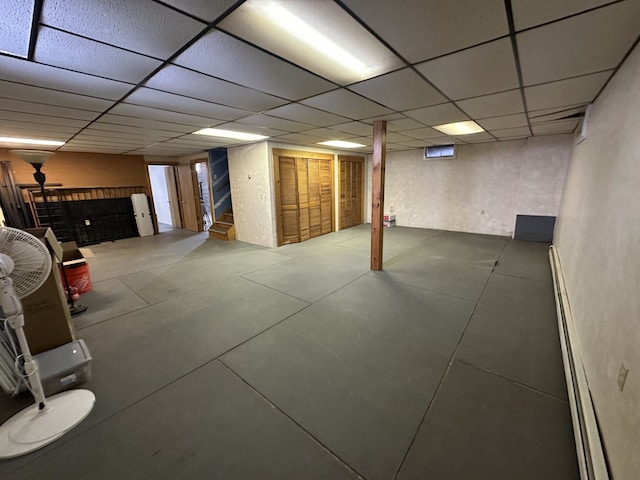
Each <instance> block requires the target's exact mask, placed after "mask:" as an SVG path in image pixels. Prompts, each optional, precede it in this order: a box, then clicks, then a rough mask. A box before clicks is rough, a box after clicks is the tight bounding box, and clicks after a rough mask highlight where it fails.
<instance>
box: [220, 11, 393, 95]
mask: <svg viewBox="0 0 640 480" xmlns="http://www.w3.org/2000/svg"><path fill="white" fill-rule="evenodd" d="M283 23H285V25H286V26H284V27H283V26H282V24H283ZM219 28H220V29H221V30H224V31H225V32H229V33H231V34H233V35H235V36H237V37H240V38H243V39H244V40H246V41H247V42H250V43H251V44H253V45H258V46H260V47H261V48H262V49H264V50H265V51H269V52H272V53H274V54H276V55H278V56H279V57H281V58H285V59H287V60H289V61H290V62H292V63H294V64H296V65H300V66H301V67H302V68H305V69H306V70H309V71H311V72H314V73H316V74H317V75H319V76H321V77H323V78H327V79H329V80H331V81H333V82H336V83H338V84H340V85H346V84H351V83H355V82H358V81H361V80H365V79H367V78H372V77H375V76H378V75H381V74H383V73H386V72H390V71H392V70H396V69H398V68H400V67H401V66H402V61H401V60H400V59H399V58H398V57H397V56H396V55H394V54H393V53H392V52H391V51H390V50H389V49H388V48H387V47H386V46H384V45H383V44H382V43H380V42H379V41H378V40H377V39H376V38H375V37H374V36H373V35H371V33H369V31H367V30H366V29H365V28H364V27H363V26H362V25H361V24H360V23H358V21H357V20H355V19H354V18H352V17H351V16H350V15H348V14H347V13H346V12H345V11H344V10H343V9H342V8H341V7H340V6H339V5H338V4H336V3H335V2H332V1H312V2H310V1H306V0H293V1H287V2H263V1H260V0H249V1H246V2H244V3H243V4H242V5H241V6H240V7H239V8H238V9H237V10H235V11H234V12H233V13H232V14H230V15H229V16H228V17H226V18H225V19H224V20H222V21H221V22H220V24H219Z"/></svg>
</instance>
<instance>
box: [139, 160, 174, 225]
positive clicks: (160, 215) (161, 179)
mask: <svg viewBox="0 0 640 480" xmlns="http://www.w3.org/2000/svg"><path fill="white" fill-rule="evenodd" d="M147 168H148V171H149V181H150V183H151V194H152V195H153V203H154V210H155V214H156V219H157V220H158V231H159V232H165V231H168V230H171V229H173V228H182V221H181V219H180V206H179V202H178V191H177V188H176V177H175V172H174V167H173V166H172V165H149V166H148V167H147Z"/></svg>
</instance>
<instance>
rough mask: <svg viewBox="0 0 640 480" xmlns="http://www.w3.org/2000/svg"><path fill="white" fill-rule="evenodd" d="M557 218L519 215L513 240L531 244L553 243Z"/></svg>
mask: <svg viewBox="0 0 640 480" xmlns="http://www.w3.org/2000/svg"><path fill="white" fill-rule="evenodd" d="M555 224H556V217H548V216H543V215H517V216H516V232H515V234H514V235H513V238H514V239H516V240H529V241H531V242H547V243H551V242H552V241H553V227H554V226H555Z"/></svg>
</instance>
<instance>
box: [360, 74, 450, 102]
mask: <svg viewBox="0 0 640 480" xmlns="http://www.w3.org/2000/svg"><path fill="white" fill-rule="evenodd" d="M348 88H349V90H353V91H354V92H356V93H359V94H361V95H364V96H365V97H368V98H370V99H371V100H374V101H376V102H378V103H381V104H383V105H385V106H387V107H389V108H391V109H393V110H409V109H415V108H419V107H428V106H429V105H436V104H438V103H443V102H446V101H447V99H446V98H444V97H443V96H442V95H441V94H440V93H438V91H437V90H436V89H435V88H433V86H431V85H430V84H429V83H428V82H426V81H425V80H424V79H423V78H421V77H420V76H419V75H418V74H417V73H415V72H414V71H413V70H411V69H410V68H405V69H403V70H398V71H397V72H392V73H387V74H386V75H381V76H380V77H376V78H372V79H370V80H366V81H364V82H362V83H358V84H356V85H351V86H349V87H348Z"/></svg>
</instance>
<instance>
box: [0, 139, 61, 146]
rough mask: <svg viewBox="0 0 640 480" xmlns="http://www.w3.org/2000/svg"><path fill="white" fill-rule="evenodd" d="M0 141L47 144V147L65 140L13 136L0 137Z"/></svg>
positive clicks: (21, 143) (59, 144)
mask: <svg viewBox="0 0 640 480" xmlns="http://www.w3.org/2000/svg"><path fill="white" fill-rule="evenodd" d="M0 143H14V144H19V145H47V146H49V147H60V146H62V145H64V143H65V142H58V141H56V140H38V139H37V138H14V137H0Z"/></svg>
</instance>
